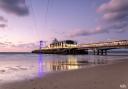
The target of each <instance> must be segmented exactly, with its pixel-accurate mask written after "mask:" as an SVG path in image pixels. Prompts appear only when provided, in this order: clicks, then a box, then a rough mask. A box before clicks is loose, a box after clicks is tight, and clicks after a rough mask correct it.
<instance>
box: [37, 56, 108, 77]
mask: <svg viewBox="0 0 128 89" xmlns="http://www.w3.org/2000/svg"><path fill="white" fill-rule="evenodd" d="M62 58H63V59H61V58H60V59H59V57H56V58H54V59H52V60H49V59H47V60H46V59H45V60H44V59H43V55H42V54H40V55H39V64H38V65H39V71H38V72H39V73H38V74H39V77H42V76H43V75H44V73H49V72H56V71H67V70H74V69H79V68H83V67H89V66H91V65H97V64H106V60H104V58H102V57H97V58H96V57H94V60H93V58H92V57H90V58H89V59H82V58H79V57H78V56H73V55H66V56H65V57H62ZM91 60H92V61H91Z"/></svg>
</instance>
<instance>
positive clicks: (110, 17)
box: [70, 0, 128, 37]
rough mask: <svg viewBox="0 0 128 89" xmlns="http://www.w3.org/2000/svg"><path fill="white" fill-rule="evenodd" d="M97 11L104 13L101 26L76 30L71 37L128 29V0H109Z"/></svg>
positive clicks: (119, 31) (120, 31)
mask: <svg viewBox="0 0 128 89" xmlns="http://www.w3.org/2000/svg"><path fill="white" fill-rule="evenodd" d="M97 12H98V13H100V14H102V15H103V16H102V17H101V19H102V20H101V24H100V25H99V26H96V27H95V28H93V29H85V30H78V31H74V32H73V33H72V34H71V35H70V37H77V36H88V35H95V34H103V33H110V32H115V33H122V32H126V31H128V0H109V1H108V2H106V3H103V4H102V5H100V6H99V7H98V8H97Z"/></svg>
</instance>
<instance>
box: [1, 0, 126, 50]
mask: <svg viewBox="0 0 128 89" xmlns="http://www.w3.org/2000/svg"><path fill="white" fill-rule="evenodd" d="M48 1H49V2H48ZM0 33H1V34H0V51H31V50H33V49H36V48H37V47H38V43H39V41H40V40H44V41H48V42H47V43H49V42H51V41H52V40H53V39H54V38H58V40H65V39H71V40H76V41H78V42H79V43H90V42H98V41H108V40H122V39H123V40H127V39H128V0H0Z"/></svg>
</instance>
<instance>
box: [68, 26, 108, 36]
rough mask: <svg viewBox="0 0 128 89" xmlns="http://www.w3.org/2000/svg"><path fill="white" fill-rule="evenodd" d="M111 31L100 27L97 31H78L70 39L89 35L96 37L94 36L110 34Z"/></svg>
mask: <svg viewBox="0 0 128 89" xmlns="http://www.w3.org/2000/svg"><path fill="white" fill-rule="evenodd" d="M108 32H109V31H108V30H106V29H104V28H102V27H100V26H98V27H96V28H95V29H92V30H91V29H88V30H82V31H81V30H78V31H76V32H74V33H72V34H70V35H69V37H77V36H88V35H94V34H101V33H108Z"/></svg>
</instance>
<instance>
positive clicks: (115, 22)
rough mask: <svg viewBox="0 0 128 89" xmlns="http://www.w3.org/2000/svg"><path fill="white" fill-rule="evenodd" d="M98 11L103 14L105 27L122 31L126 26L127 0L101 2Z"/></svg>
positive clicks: (127, 25) (127, 16) (127, 15)
mask: <svg viewBox="0 0 128 89" xmlns="http://www.w3.org/2000/svg"><path fill="white" fill-rule="evenodd" d="M97 11H98V12H100V13H102V14H103V17H102V20H103V22H105V24H107V28H109V29H115V30H117V32H118V31H120V30H122V32H124V31H126V30H127V28H128V0H110V1H109V2H107V3H104V4H102V5H101V6H100V7H99V8H98V9H97Z"/></svg>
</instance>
